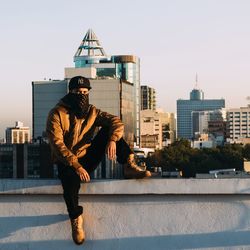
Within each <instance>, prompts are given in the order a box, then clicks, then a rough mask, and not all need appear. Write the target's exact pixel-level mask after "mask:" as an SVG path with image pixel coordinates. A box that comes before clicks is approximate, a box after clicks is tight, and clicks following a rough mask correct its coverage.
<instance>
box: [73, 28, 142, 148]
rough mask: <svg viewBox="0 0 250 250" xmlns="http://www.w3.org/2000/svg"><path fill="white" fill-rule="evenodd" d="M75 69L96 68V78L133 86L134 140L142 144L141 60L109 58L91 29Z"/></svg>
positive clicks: (77, 55) (122, 56) (124, 57)
mask: <svg viewBox="0 0 250 250" xmlns="http://www.w3.org/2000/svg"><path fill="white" fill-rule="evenodd" d="M74 62H75V68H85V67H86V68H88V67H94V68H96V78H97V79H105V78H113V79H120V80H122V81H125V82H126V81H127V82H128V83H130V84H132V86H133V102H134V104H133V105H134V114H135V115H134V121H133V123H134V139H135V142H136V144H137V145H139V143H140V98H141V97H140V59H139V58H138V57H136V56H133V55H112V56H107V55H106V53H105V51H104V49H103V48H102V46H101V45H100V42H99V40H98V38H97V37H96V35H95V33H94V32H93V31H92V30H91V29H90V30H88V32H87V33H86V35H85V36H84V38H83V40H82V42H81V44H80V46H79V48H78V49H77V51H76V53H75V56H74Z"/></svg>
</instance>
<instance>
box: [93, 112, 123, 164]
mask: <svg viewBox="0 0 250 250" xmlns="http://www.w3.org/2000/svg"><path fill="white" fill-rule="evenodd" d="M95 125H96V126H101V127H108V128H109V141H108V143H107V147H106V152H107V154H108V158H109V159H110V160H113V159H114V158H115V156H116V141H119V140H120V139H121V137H122V135H123V132H124V125H123V123H122V121H121V120H120V119H119V118H118V117H117V116H114V115H111V114H109V113H107V112H102V111H99V113H98V115H97V118H96V122H95Z"/></svg>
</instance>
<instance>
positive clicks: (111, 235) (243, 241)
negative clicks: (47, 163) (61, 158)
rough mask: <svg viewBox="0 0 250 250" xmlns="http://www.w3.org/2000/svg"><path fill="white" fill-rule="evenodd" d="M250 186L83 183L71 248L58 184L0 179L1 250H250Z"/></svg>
mask: <svg viewBox="0 0 250 250" xmlns="http://www.w3.org/2000/svg"><path fill="white" fill-rule="evenodd" d="M249 183H250V182H249V179H205V180H200V179H149V180H112V181H109V180H103V181H94V182H91V183H89V184H82V187H81V192H80V193H81V194H80V203H81V204H82V205H83V206H84V216H85V229H86V236H87V241H86V243H85V245H83V246H76V245H74V243H73V242H72V240H71V229H70V224H69V220H68V217H67V212H66V208H65V205H64V201H63V198H62V189H61V186H60V183H59V182H58V181H57V180H0V249H1V250H8V249H18V250H23V249H25V250H26V249H27V250H28V249H29V250H30V249H32V250H33V249H41V250H44V249H58V250H59V249H60V250H61V249H62V250H63V249H91V250H92V249H93V250H95V249H107V250H112V249H114V250H116V249H119V250H120V249H126V250H127V249H132V250H133V249H136V250H139V249H143V250H145V249H150V250H151V249H250V237H249V235H250V231H249V228H250V200H249V194H250V185H249Z"/></svg>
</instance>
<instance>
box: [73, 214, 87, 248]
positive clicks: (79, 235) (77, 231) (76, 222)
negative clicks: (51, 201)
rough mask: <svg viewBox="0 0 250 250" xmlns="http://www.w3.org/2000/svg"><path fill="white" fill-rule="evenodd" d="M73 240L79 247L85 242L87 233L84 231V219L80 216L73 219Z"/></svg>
mask: <svg viewBox="0 0 250 250" xmlns="http://www.w3.org/2000/svg"><path fill="white" fill-rule="evenodd" d="M70 221H71V227H72V238H73V241H74V242H75V243H76V244H77V245H81V244H82V243H83V242H84V240H85V232H84V230H83V218H82V215H79V216H78V217H77V218H76V219H71V220H70Z"/></svg>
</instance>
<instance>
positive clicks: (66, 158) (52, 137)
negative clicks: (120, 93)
mask: <svg viewBox="0 0 250 250" xmlns="http://www.w3.org/2000/svg"><path fill="white" fill-rule="evenodd" d="M46 133H47V137H48V140H49V143H50V147H51V150H52V154H53V155H54V157H55V158H56V160H58V161H60V162H61V163H63V164H65V165H68V166H72V167H74V168H75V169H78V168H79V167H81V165H80V163H79V162H78V158H77V157H76V156H75V155H74V154H73V153H72V152H71V151H70V150H69V149H68V148H67V146H66V145H65V143H64V138H63V129H62V124H61V119H60V115H59V112H58V110H56V109H52V110H51V111H50V113H49V115H48V118H47V126H46Z"/></svg>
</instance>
